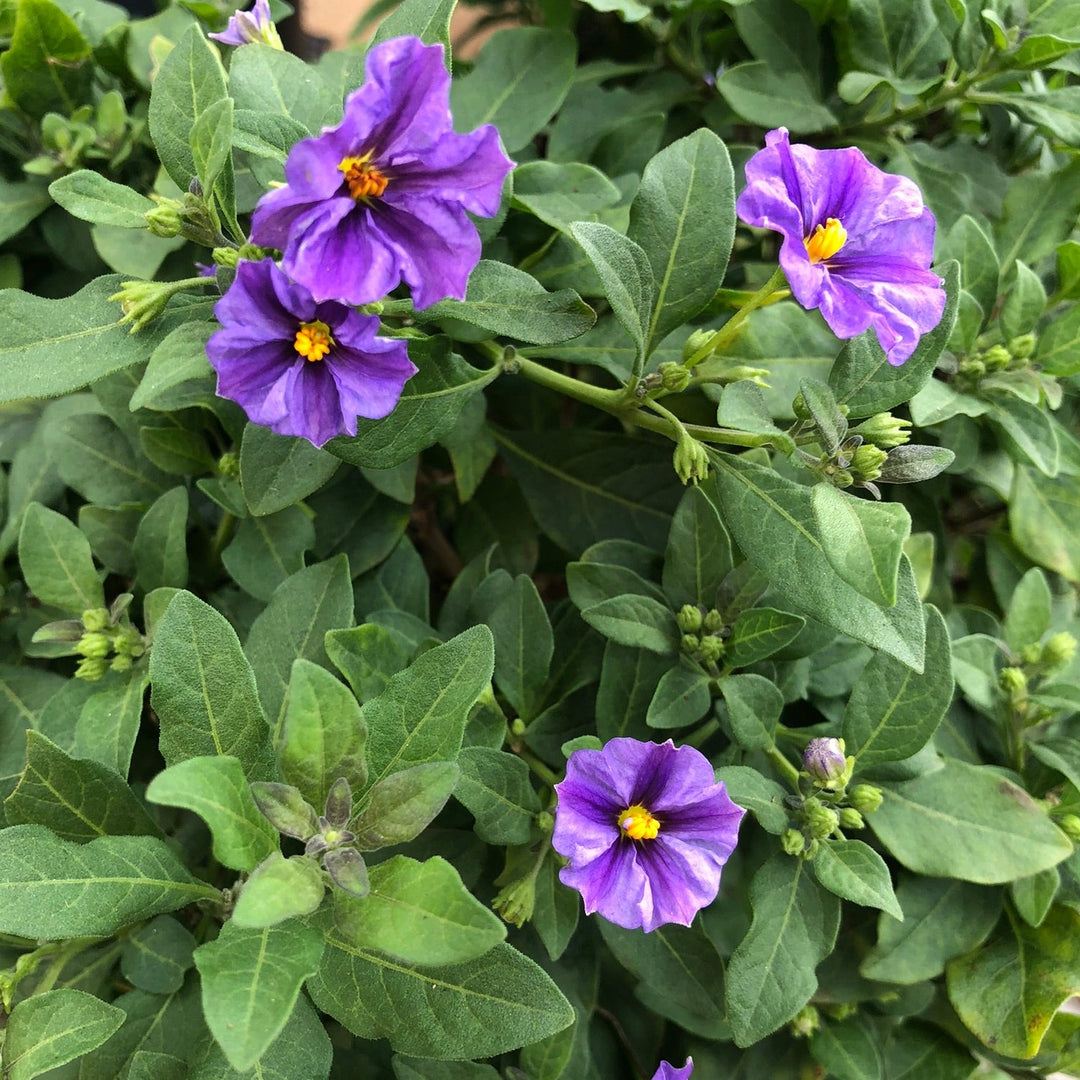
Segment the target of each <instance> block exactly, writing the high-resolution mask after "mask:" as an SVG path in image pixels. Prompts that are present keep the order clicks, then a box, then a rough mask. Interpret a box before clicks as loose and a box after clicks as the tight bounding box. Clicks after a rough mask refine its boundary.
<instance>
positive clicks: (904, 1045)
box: [885, 1020, 992, 1080]
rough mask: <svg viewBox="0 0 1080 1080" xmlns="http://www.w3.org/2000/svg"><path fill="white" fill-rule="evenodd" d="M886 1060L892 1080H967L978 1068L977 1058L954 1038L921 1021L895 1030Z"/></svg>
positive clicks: (887, 1047) (911, 1022)
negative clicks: (975, 1068) (974, 1069)
mask: <svg viewBox="0 0 1080 1080" xmlns="http://www.w3.org/2000/svg"><path fill="white" fill-rule="evenodd" d="M885 1059H886V1061H887V1062H888V1069H889V1072H888V1076H889V1080H968V1078H969V1077H970V1076H971V1074H972V1069H973V1068H974V1067H975V1059H974V1058H973V1057H972V1056H971V1054H970V1053H968V1051H967V1050H965V1049H964V1048H963V1047H962V1046H960V1045H959V1044H958V1043H957V1042H956V1040H955V1039H953V1037H952V1036H951V1035H949V1034H947V1033H946V1032H945V1031H943V1030H942V1029H941V1028H939V1027H936V1026H931V1025H929V1024H923V1023H921V1022H920V1021H918V1020H908V1021H907V1022H906V1023H903V1024H900V1025H898V1026H897V1027H896V1028H894V1029H893V1033H892V1036H891V1038H890V1039H889V1041H888V1044H887V1045H886V1047H885ZM991 1075H992V1074H991Z"/></svg>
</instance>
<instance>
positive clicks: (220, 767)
mask: <svg viewBox="0 0 1080 1080" xmlns="http://www.w3.org/2000/svg"><path fill="white" fill-rule="evenodd" d="M146 797H147V799H149V800H150V802H153V803H158V804H159V805H161V806H181V807H183V808H184V809H185V810H191V811H193V812H194V813H196V814H198V815H199V817H201V818H202V819H203V821H205V822H206V824H207V826H208V827H209V829H210V833H211V835H212V836H213V840H214V858H215V859H217V860H218V862H220V863H221V864H222V865H223V866H228V867H230V868H231V869H233V870H254V869H255V867H256V866H257V865H258V864H259V863H260V862H261V861H262V860H263V859H265V858H266V856H267V855H269V854H270V853H271V852H272V851H277V847H278V835H277V830H276V829H275V828H274V827H273V826H272V825H271V824H270V822H269V821H267V820H266V818H264V817H263V816H262V814H260V813H259V809H258V807H257V806H256V805H255V800H254V799H253V798H252V797H251V791H250V789H249V788H248V782H247V777H246V776H245V775H244V769H243V766H242V765H241V764H240V762H239V761H237V759H236V758H234V757H194V758H188V759H187V760H186V761H181V762H180V763H179V764H176V765H172V766H170V767H169V768H167V769H166V770H165V771H164V772H160V773H158V774H157V776H155V777H154V779H153V780H151V781H150V786H149V787H148V788H147V789H146Z"/></svg>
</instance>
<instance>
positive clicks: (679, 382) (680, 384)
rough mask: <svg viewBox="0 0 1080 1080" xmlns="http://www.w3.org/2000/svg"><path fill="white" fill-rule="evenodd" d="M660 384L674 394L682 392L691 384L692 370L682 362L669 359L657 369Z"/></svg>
mask: <svg viewBox="0 0 1080 1080" xmlns="http://www.w3.org/2000/svg"><path fill="white" fill-rule="evenodd" d="M656 372H657V374H658V375H659V376H660V385H661V386H662V387H663V388H664V389H665V390H667V391H668V392H669V393H672V394H680V393H682V391H683V390H685V389H686V388H687V387H688V386H689V385H690V372H689V371H688V370H687V369H686V368H684V367H683V366H682V364H676V363H673V362H672V361H671V360H667V361H665V362H664V363H662V364H661V365H660V366H659V367H658V368H657V369H656Z"/></svg>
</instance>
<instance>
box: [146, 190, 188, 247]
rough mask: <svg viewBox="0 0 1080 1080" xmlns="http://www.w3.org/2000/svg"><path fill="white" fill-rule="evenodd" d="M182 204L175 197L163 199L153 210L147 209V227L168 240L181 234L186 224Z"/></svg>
mask: <svg viewBox="0 0 1080 1080" xmlns="http://www.w3.org/2000/svg"><path fill="white" fill-rule="evenodd" d="M180 211H181V207H180V204H179V203H178V202H176V201H174V200H173V199H169V200H167V201H162V202H160V203H158V205H157V206H155V207H154V209H153V210H147V211H146V214H145V217H146V227H147V228H148V229H149V230H150V231H151V232H152V233H153V234H154V235H155V236H161V237H163V238H164V239H166V240H171V239H172V238H173V237H174V236H179V235H180V230H181V229H182V228H183V225H184V218H183V215H182V214H181V212H180Z"/></svg>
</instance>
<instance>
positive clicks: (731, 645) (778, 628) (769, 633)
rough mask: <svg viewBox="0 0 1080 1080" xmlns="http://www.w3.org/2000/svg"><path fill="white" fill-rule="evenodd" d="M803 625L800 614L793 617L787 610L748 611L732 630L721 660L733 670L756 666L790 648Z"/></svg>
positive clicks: (741, 616) (762, 609)
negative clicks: (785, 648)
mask: <svg viewBox="0 0 1080 1080" xmlns="http://www.w3.org/2000/svg"><path fill="white" fill-rule="evenodd" d="M805 625H806V620H805V619H804V618H803V617H802V616H801V615H792V614H791V612H790V611H777V610H776V608H767V607H765V608H748V609H747V610H746V611H744V612H743V613H742V614H741V615H740V616H739V617H738V618H737V619H736V620H735V623H734V625H733V626H732V628H731V637H730V638H728V640H727V647H728V651H727V653H726V654H725V656H724V660H725V662H726V663H728V664H731V665H732V666H733V667H749V666H750V665H751V664H756V663H757V662H758V661H759V660H764V659H765V658H766V657H767V656H772V654H773V653H775V652H779V651H780V650H781V649H783V648H784V647H785V646H786V645H789V644H790V643H791V642H792V641H794V640H795V639H796V638H797V637H798V636H799V634H800V632H801V631H802V628H803V627H804V626H805Z"/></svg>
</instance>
